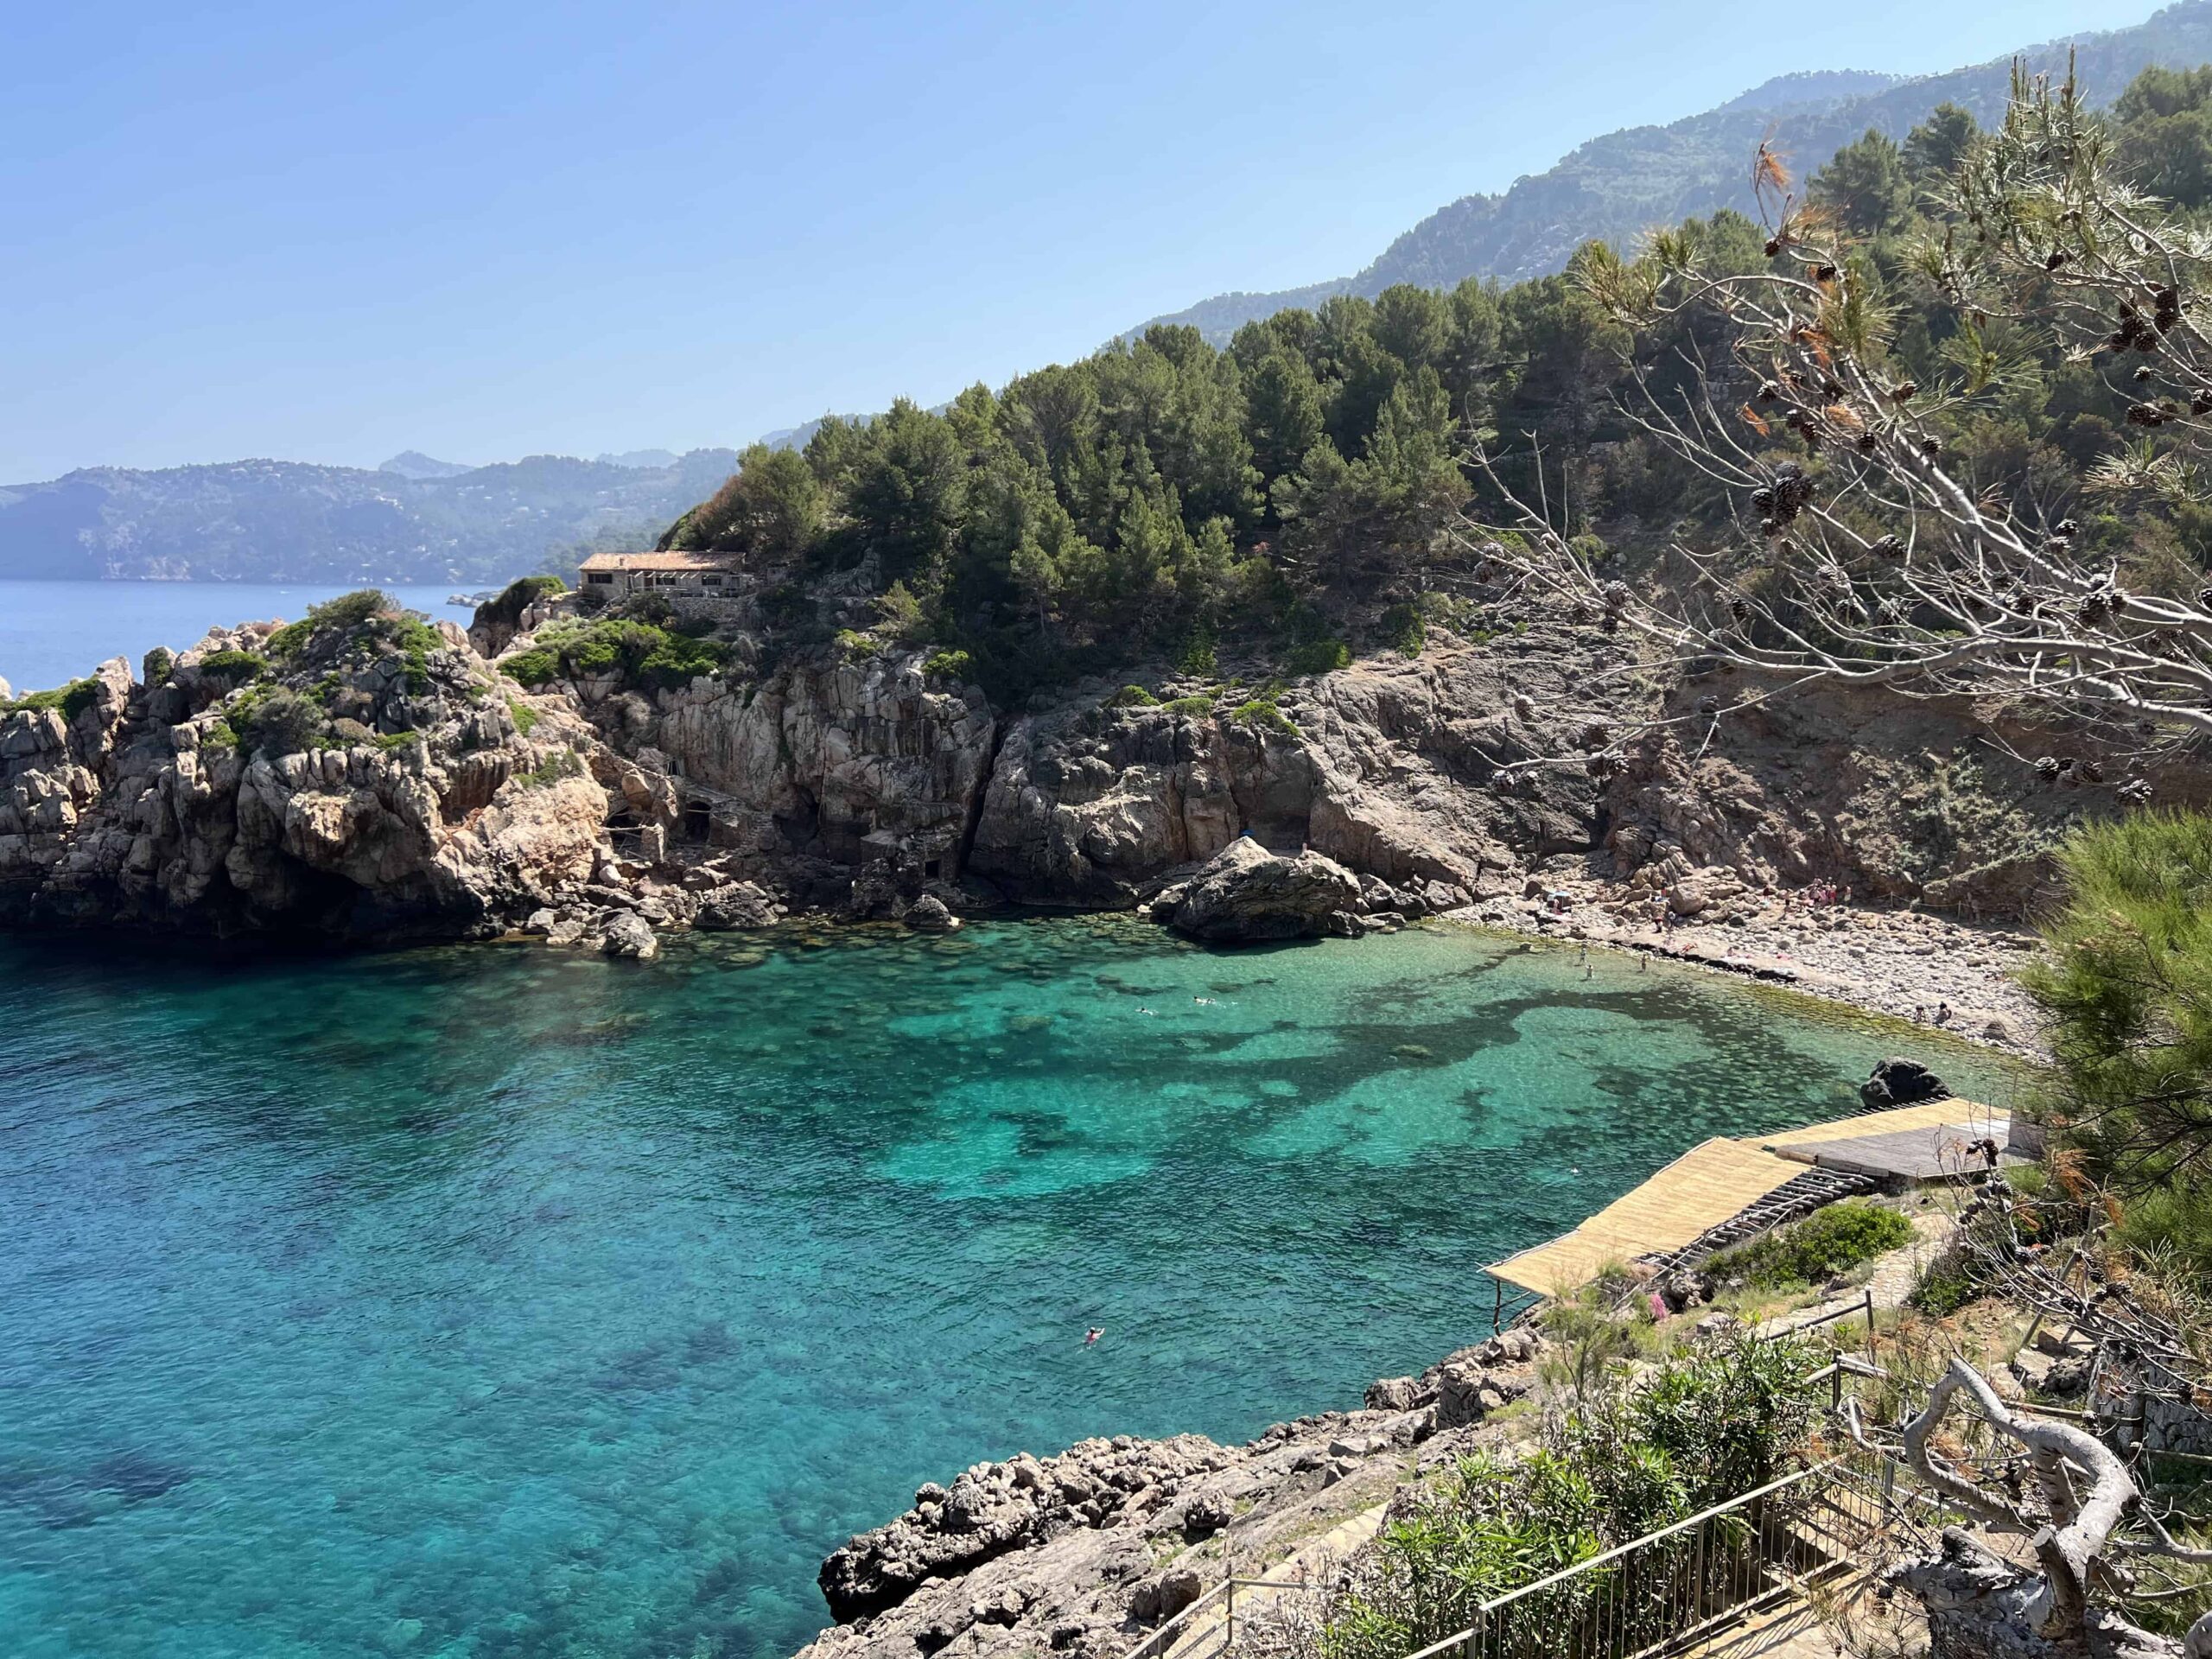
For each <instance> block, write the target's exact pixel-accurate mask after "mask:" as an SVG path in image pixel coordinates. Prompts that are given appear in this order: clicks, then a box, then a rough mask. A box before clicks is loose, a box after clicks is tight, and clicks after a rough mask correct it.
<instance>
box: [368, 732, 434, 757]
mask: <svg viewBox="0 0 2212 1659" xmlns="http://www.w3.org/2000/svg"><path fill="white" fill-rule="evenodd" d="M422 735H423V734H422V733H420V732H379V733H378V734H377V735H376V736H375V737H374V738H373V739H372V740H371V741H372V742H374V743H375V745H376V746H377V747H378V748H380V749H382V750H383V751H384V752H385V753H386V754H397V753H399V752H400V751H401V750H402V749H405V748H409V747H412V746H413V744H414V742H415V740H416V738H418V737H420V736H422Z"/></svg>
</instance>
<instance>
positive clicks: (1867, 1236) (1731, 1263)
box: [1712, 1198, 1912, 1289]
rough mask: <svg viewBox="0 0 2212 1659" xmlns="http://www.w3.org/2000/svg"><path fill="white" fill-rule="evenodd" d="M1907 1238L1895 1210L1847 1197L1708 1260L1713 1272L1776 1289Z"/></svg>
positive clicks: (1823, 1275)
mask: <svg viewBox="0 0 2212 1659" xmlns="http://www.w3.org/2000/svg"><path fill="white" fill-rule="evenodd" d="M1911 1242H1912V1224H1911V1223H1910V1221H1908V1220H1906V1219H1905V1217H1904V1216H1902V1215H1900V1214H1899V1213H1898V1212H1897V1211H1895V1210H1891V1209H1886V1208H1885V1207H1884V1206H1883V1205H1878V1204H1867V1203H1866V1202H1864V1201H1862V1200H1859V1199H1856V1198H1847V1199H1845V1200H1844V1201H1843V1202H1842V1203H1840V1204H1831V1205H1827V1207H1826V1208H1824V1209H1821V1210H1816V1211H1814V1212H1813V1213H1812V1214H1811V1215H1809V1216H1808V1217H1805V1219H1804V1220H1802V1221H1798V1222H1792V1223H1791V1224H1789V1226H1787V1227H1780V1228H1777V1229H1776V1230H1774V1231H1773V1232H1771V1233H1769V1234H1768V1235H1767V1236H1765V1237H1764V1238H1755V1239H1753V1240H1752V1241H1751V1243H1748V1244H1743V1245H1738V1247H1737V1248H1736V1249H1732V1250H1728V1251H1725V1252H1723V1253H1722V1254H1721V1255H1718V1256H1715V1257H1714V1258H1713V1264H1712V1268H1713V1274H1715V1276H1716V1277H1719V1278H1722V1279H1731V1280H1736V1279H1740V1280H1742V1281H1745V1282H1746V1283H1748V1284H1752V1285H1758V1286H1762V1287H1769V1288H1775V1289H1780V1288H1783V1287H1788V1286H1793V1285H1809V1284H1818V1283H1820V1282H1821V1281H1823V1280H1826V1279H1830V1278H1833V1277H1834V1275H1835V1274H1839V1273H1845V1272H1848V1271H1849V1270H1850V1269H1851V1268H1855V1267H1857V1266H1858V1265H1859V1263H1860V1262H1871V1261H1872V1260H1873V1259H1874V1258H1875V1257H1876V1256H1878V1255H1886V1254H1887V1253H1888V1252H1889V1251H1891V1250H1894V1249H1899V1248H1901V1247H1902V1246H1904V1245H1906V1244H1909V1243H1911Z"/></svg>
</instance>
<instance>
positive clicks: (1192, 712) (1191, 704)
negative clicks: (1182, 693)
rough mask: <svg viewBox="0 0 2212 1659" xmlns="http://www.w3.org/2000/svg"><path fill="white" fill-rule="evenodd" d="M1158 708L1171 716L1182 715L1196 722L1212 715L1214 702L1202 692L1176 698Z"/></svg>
mask: <svg viewBox="0 0 2212 1659" xmlns="http://www.w3.org/2000/svg"><path fill="white" fill-rule="evenodd" d="M1160 707H1161V708H1162V709H1166V711H1167V712H1168V713H1169V714H1171V715H1185V716H1187V717H1188V718H1190V719H1192V720H1198V719H1202V718H1204V717H1205V715H1210V714H1211V713H1213V711H1214V700H1213V699H1212V698H1211V697H1210V696H1207V695H1206V694H1205V693H1204V692H1203V691H1202V692H1199V693H1198V695H1197V696H1189V697H1177V698H1175V699H1174V700H1173V702H1163V703H1161V704H1160Z"/></svg>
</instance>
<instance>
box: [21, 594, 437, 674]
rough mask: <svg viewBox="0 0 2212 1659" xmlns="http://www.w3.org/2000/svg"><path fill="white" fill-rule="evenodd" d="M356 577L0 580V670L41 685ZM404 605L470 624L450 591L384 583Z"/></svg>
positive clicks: (274, 611) (297, 605)
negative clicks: (319, 580) (321, 581)
mask: <svg viewBox="0 0 2212 1659" xmlns="http://www.w3.org/2000/svg"><path fill="white" fill-rule="evenodd" d="M362 585H363V584H362V583H360V582H351V583H347V584H344V585H341V586H322V585H318V584H316V583H314V582H283V583H277V582H0V679H4V680H6V681H7V682H8V683H9V684H10V685H12V686H13V687H15V689H16V691H17V692H19V693H20V692H24V691H42V690H46V689H47V688H48V687H49V686H56V685H66V684H67V683H69V682H70V681H71V680H73V679H76V678H77V677H79V676H80V675H85V674H89V673H91V672H92V670H93V669H95V668H97V667H98V666H99V664H102V663H104V662H105V661H106V660H107V659H108V658H111V657H115V656H122V657H125V658H129V659H130V664H131V665H132V667H134V668H136V667H137V664H138V662H139V660H140V659H141V658H143V657H144V656H145V654H146V653H147V652H149V651H151V650H152V649H153V648H154V647H155V646H156V645H167V646H168V648H169V649H170V650H171V651H183V650H185V649H187V648H188V647H189V646H192V645H198V644H199V643H200V639H202V638H203V637H204V636H205V635H206V634H207V630H208V629H210V628H218V627H221V628H226V627H229V626H232V625H233V624H235V623H238V622H264V621H267V620H270V619H271V618H273V617H282V618H283V620H286V621H288V622H294V621H297V620H299V618H300V617H301V615H302V613H304V612H305V611H306V610H307V607H308V606H310V605H314V604H316V603H319V602H320V601H323V600H326V599H332V598H335V597H336V596H337V595H338V594H343V593H349V592H351V591H352V590H353V588H359V587H361V586H362ZM386 591H387V592H389V593H391V594H393V595H395V596H396V597H397V599H398V600H399V601H400V603H402V604H403V605H407V606H410V607H413V608H414V609H416V610H418V611H423V612H425V613H428V614H429V615H430V616H433V617H443V618H447V619H448V620H452V621H454V622H458V623H460V624H461V626H463V627H466V626H468V621H469V619H470V617H471V616H473V615H474V611H473V609H472V608H470V607H466V606H463V607H454V606H450V605H448V604H447V603H446V602H445V601H446V599H447V597H448V595H449V594H452V593H453V592H454V591H455V590H454V588H452V587H449V586H448V587H445V588H387V589H386Z"/></svg>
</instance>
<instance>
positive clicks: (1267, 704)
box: [1229, 697, 1298, 737]
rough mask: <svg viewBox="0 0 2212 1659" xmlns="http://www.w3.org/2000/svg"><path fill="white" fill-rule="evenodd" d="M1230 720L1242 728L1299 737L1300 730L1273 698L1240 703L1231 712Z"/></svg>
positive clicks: (1255, 698)
mask: <svg viewBox="0 0 2212 1659" xmlns="http://www.w3.org/2000/svg"><path fill="white" fill-rule="evenodd" d="M1229 718H1230V719H1231V720H1233V721H1236V723H1237V724H1238V725H1240V726H1250V727H1253V728H1256V729H1258V730H1261V731H1267V732H1273V733H1274V734H1276V735H1278V736H1281V737H1295V736H1297V735H1298V728H1297V727H1296V726H1295V725H1294V724H1293V723H1292V721H1291V718H1290V716H1289V715H1286V714H1285V713H1283V711H1282V710H1281V709H1278V708H1277V707H1275V700H1274V698H1273V697H1254V698H1253V699H1251V701H1249V702H1240V703H1238V704H1237V705H1236V707H1235V708H1234V709H1230V711H1229Z"/></svg>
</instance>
